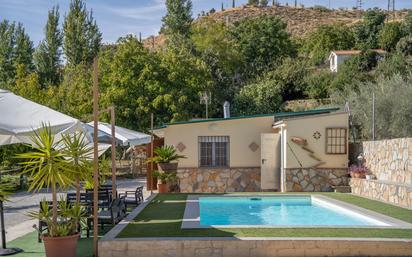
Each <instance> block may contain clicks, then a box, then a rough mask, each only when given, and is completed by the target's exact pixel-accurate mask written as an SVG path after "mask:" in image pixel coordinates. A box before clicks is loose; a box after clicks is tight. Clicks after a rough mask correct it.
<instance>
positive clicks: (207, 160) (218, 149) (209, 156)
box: [199, 136, 230, 167]
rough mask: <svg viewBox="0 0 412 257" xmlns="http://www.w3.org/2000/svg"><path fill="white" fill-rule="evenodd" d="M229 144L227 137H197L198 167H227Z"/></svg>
mask: <svg viewBox="0 0 412 257" xmlns="http://www.w3.org/2000/svg"><path fill="white" fill-rule="evenodd" d="M229 143H230V142H229V137H228V136H201V137H199V166H200V167H227V166H229Z"/></svg>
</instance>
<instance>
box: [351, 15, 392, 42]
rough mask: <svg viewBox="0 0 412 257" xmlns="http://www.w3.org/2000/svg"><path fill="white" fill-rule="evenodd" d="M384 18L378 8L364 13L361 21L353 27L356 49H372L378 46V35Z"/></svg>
mask: <svg viewBox="0 0 412 257" xmlns="http://www.w3.org/2000/svg"><path fill="white" fill-rule="evenodd" d="M385 18H386V15H385V13H384V12H383V11H382V10H380V9H378V8H374V9H369V10H368V11H366V12H365V14H364V16H363V21H362V22H361V23H360V24H357V25H355V26H354V35H355V42H356V47H357V48H358V49H374V48H377V47H378V46H379V44H378V35H379V31H380V30H381V29H382V27H383V24H384V22H385Z"/></svg>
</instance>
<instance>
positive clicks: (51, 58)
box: [34, 6, 63, 86]
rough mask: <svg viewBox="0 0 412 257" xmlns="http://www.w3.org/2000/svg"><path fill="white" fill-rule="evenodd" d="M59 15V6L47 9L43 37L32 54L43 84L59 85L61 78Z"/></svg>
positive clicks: (61, 36)
mask: <svg viewBox="0 0 412 257" xmlns="http://www.w3.org/2000/svg"><path fill="white" fill-rule="evenodd" d="M59 17H60V14H59V7H58V6H57V7H53V8H52V9H51V10H50V11H49V14H48V18H47V24H46V26H45V28H44V33H45V38H44V40H42V41H41V42H40V44H39V46H38V48H37V50H36V52H35V55H34V62H35V65H36V69H37V72H38V73H39V76H40V81H41V83H42V84H43V85H44V86H47V85H55V86H56V85H59V83H60V79H61V47H62V43H63V34H62V33H61V31H60V29H59Z"/></svg>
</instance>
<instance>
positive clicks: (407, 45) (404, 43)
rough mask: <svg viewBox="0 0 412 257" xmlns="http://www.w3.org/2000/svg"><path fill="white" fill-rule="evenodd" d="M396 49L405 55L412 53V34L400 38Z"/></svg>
mask: <svg viewBox="0 0 412 257" xmlns="http://www.w3.org/2000/svg"><path fill="white" fill-rule="evenodd" d="M396 51H398V52H399V53H402V54H404V55H412V34H411V35H409V36H406V37H403V38H401V39H400V40H399V42H398V44H397V45H396Z"/></svg>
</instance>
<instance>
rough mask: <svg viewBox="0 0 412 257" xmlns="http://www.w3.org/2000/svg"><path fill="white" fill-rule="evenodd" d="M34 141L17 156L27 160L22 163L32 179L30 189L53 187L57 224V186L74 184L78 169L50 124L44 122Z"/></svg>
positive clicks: (53, 209)
mask: <svg viewBox="0 0 412 257" xmlns="http://www.w3.org/2000/svg"><path fill="white" fill-rule="evenodd" d="M32 142H33V143H32V150H31V151H29V152H26V153H22V154H18V155H17V158H21V159H24V160H25V161H23V162H21V165H22V166H23V167H24V169H23V173H24V174H27V175H28V176H29V177H30V178H31V180H32V182H31V184H30V187H29V191H39V190H40V189H42V188H44V187H47V188H51V191H52V201H53V207H52V215H51V216H52V222H53V223H54V224H57V221H58V220H57V217H58V212H57V210H58V206H57V187H60V188H68V187H70V186H74V184H75V181H74V180H73V178H75V176H76V175H77V174H76V170H73V169H72V167H71V165H70V162H69V161H68V160H67V159H66V158H65V156H64V154H63V153H62V151H59V150H58V146H59V144H60V143H61V142H60V140H56V138H55V135H54V134H53V133H52V131H51V128H50V126H47V125H45V124H43V125H42V127H41V129H40V130H39V131H34V135H33V136H32ZM52 227H53V226H52Z"/></svg>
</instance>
